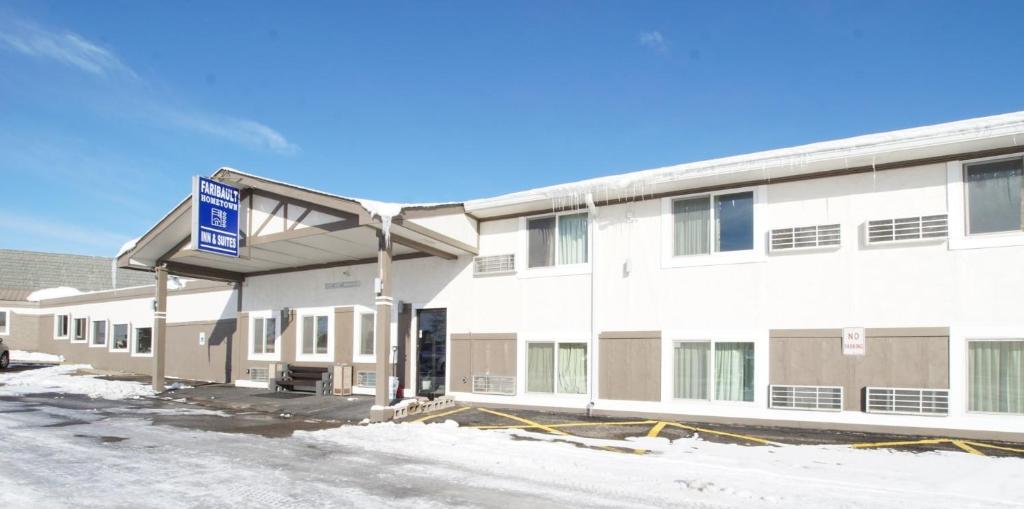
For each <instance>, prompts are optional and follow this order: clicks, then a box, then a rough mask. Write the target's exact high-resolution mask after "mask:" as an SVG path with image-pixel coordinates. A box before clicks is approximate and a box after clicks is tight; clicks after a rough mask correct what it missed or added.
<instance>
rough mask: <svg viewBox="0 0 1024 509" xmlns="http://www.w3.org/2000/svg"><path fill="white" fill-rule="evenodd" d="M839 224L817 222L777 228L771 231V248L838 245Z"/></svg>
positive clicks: (782, 249)
mask: <svg viewBox="0 0 1024 509" xmlns="http://www.w3.org/2000/svg"><path fill="white" fill-rule="evenodd" d="M839 237H840V235H839V225H838V224H819V225H817V226H797V227H793V228H777V229H775V230H772V233H771V243H770V246H771V250H772V251H786V250H793V249H820V248H833V247H839V244H840V240H839Z"/></svg>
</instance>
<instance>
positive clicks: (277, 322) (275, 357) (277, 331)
mask: <svg viewBox="0 0 1024 509" xmlns="http://www.w3.org/2000/svg"><path fill="white" fill-rule="evenodd" d="M271 318H273V319H274V353H254V352H255V350H256V320H267V319H271ZM248 326H249V330H248V332H247V333H246V336H247V338H246V343H247V345H248V346H247V348H248V350H247V352H248V354H247V355H248V359H249V360H250V361H280V360H281V346H282V345H281V317H280V316H279V315H278V314H276V313H275V311H274V310H272V309H270V310H262V311H253V312H250V313H249V324H248ZM264 327H266V325H265V324H264Z"/></svg>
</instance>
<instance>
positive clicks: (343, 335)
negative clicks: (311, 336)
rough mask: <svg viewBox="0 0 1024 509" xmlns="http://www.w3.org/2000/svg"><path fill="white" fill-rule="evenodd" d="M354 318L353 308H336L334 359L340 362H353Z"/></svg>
mask: <svg viewBox="0 0 1024 509" xmlns="http://www.w3.org/2000/svg"><path fill="white" fill-rule="evenodd" d="M353 320H355V313H354V312H353V311H352V308H350V307H347V308H334V360H335V361H337V363H338V364H352V355H353V351H352V340H353V338H352V332H353V329H352V328H353V326H354V325H355V322H354V321H353ZM353 373H355V370H353ZM353 376H355V375H353Z"/></svg>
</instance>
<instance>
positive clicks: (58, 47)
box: [0, 21, 301, 155]
mask: <svg viewBox="0 0 1024 509" xmlns="http://www.w3.org/2000/svg"><path fill="white" fill-rule="evenodd" d="M0 48H7V49H9V50H13V51H15V52H17V53H20V54H22V55H26V56H29V57H33V58H40V59H47V60H52V61H56V62H59V63H61V64H63V65H67V66H70V67H74V68H77V69H80V70H82V71H85V72H87V73H89V74H92V75H95V76H101V77H105V78H114V79H116V80H117V81H121V82H122V84H128V85H135V86H136V88H135V91H136V92H138V91H139V89H140V88H141V87H140V86H141V85H145V83H144V80H142V79H141V78H140V77H139V75H138V74H137V73H136V72H135V71H134V70H133V69H132V68H131V67H130V66H128V65H127V64H126V63H124V62H123V61H121V59H120V58H119V57H118V56H117V55H116V54H115V53H114V52H113V51H112V50H109V49H106V48H103V47H101V46H100V45H98V44H96V43H94V42H92V41H90V40H88V39H87V38H85V37H83V36H81V35H79V34H76V33H74V32H66V31H65V32H57V31H52V30H46V29H44V28H42V27H39V26H37V25H34V24H32V23H28V22H24V21H14V22H9V23H5V24H0ZM126 90H132V89H131V88H129V89H126ZM143 96H144V97H142V98H140V99H138V100H139V102H140V103H141V104H146V105H148V108H147V109H149V110H153V112H155V113H157V115H156V117H155V118H157V119H159V120H160V121H162V122H167V123H169V124H171V125H174V126H177V127H178V128H180V129H186V130H190V131H192V132H196V133H200V134H205V135H209V136H214V137H217V138H220V139H224V140H228V141H231V142H234V143H238V144H241V145H244V146H247V147H252V148H257V149H262V150H269V151H272V152H276V153H278V154H284V155H291V154H297V153H299V152H300V151H301V150H300V149H299V146H298V145H296V144H294V143H292V142H290V141H288V139H287V138H285V137H284V135H282V134H281V133H279V132H277V131H275V130H274V129H272V128H271V127H269V126H267V125H265V124H262V123H260V122H257V121H255V120H249V119H245V118H236V117H230V116H226V115H217V114H210V113H205V112H201V111H190V110H188V109H187V108H184V109H181V108H171V107H168V106H167V105H166V104H165V101H159V100H156V99H153V98H152V97H151V95H150V94H145V93H144V94H143Z"/></svg>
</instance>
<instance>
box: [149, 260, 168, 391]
mask: <svg viewBox="0 0 1024 509" xmlns="http://www.w3.org/2000/svg"><path fill="white" fill-rule="evenodd" d="M154 272H155V274H156V300H155V306H154V309H153V337H152V341H153V344H152V345H150V348H152V349H153V390H154V391H155V392H163V391H164V364H165V360H166V357H167V356H166V353H167V265H158V266H157V267H154Z"/></svg>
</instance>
